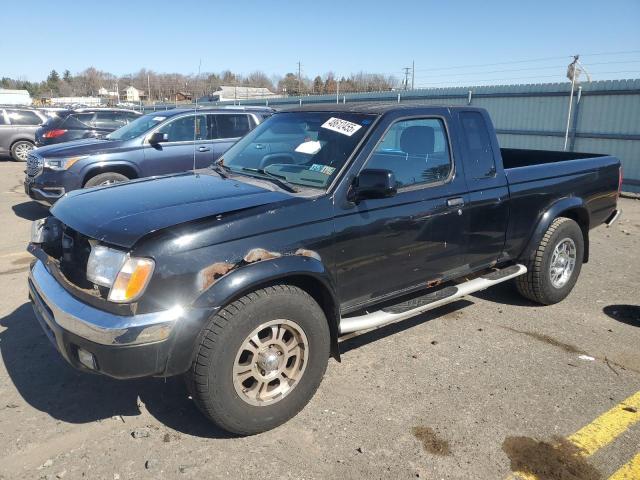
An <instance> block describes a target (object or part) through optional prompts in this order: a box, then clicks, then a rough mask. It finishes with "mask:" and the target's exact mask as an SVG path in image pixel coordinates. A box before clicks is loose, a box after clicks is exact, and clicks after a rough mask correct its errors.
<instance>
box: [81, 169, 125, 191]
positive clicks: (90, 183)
mask: <svg viewBox="0 0 640 480" xmlns="http://www.w3.org/2000/svg"><path fill="white" fill-rule="evenodd" d="M127 180H129V177H127V176H125V175H122V174H121V173H116V172H107V173H100V174H98V175H96V176H95V177H91V178H90V179H89V180H87V182H86V183H85V184H84V188H89V187H98V186H104V185H111V184H113V183H120V182H126V181H127Z"/></svg>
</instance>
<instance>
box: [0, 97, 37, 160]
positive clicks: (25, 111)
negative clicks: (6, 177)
mask: <svg viewBox="0 0 640 480" xmlns="http://www.w3.org/2000/svg"><path fill="white" fill-rule="evenodd" d="M46 120H47V117H46V115H44V114H43V113H41V112H39V111H37V110H35V109H33V108H27V107H2V106H0V155H11V158H12V159H13V160H15V161H17V162H25V161H26V160H27V156H28V155H29V152H30V151H31V150H33V148H34V144H35V133H36V130H37V129H38V127H39V126H40V125H41V124H43V123H44V122H45V121H46Z"/></svg>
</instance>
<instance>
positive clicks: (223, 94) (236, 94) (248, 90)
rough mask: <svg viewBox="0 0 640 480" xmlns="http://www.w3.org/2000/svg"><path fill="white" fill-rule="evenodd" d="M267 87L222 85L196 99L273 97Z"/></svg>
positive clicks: (208, 100)
mask: <svg viewBox="0 0 640 480" xmlns="http://www.w3.org/2000/svg"><path fill="white" fill-rule="evenodd" d="M275 96H276V94H275V93H273V92H272V91H271V90H269V89H268V88H264V87H244V86H242V85H238V86H236V85H222V86H220V87H219V88H218V89H217V90H216V91H215V92H213V93H210V94H209V95H205V96H204V97H201V98H199V99H198V102H224V101H228V100H256V99H267V98H271V97H275Z"/></svg>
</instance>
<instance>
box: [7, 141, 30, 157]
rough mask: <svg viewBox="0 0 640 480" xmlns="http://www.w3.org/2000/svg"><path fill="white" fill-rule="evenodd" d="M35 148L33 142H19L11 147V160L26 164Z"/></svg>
mask: <svg viewBox="0 0 640 480" xmlns="http://www.w3.org/2000/svg"><path fill="white" fill-rule="evenodd" d="M34 148H35V145H34V144H33V142H30V141H28V140H18V141H17V142H16V143H14V144H13V145H11V158H12V159H13V161H14V162H26V161H27V156H28V155H29V152H31V150H33V149H34Z"/></svg>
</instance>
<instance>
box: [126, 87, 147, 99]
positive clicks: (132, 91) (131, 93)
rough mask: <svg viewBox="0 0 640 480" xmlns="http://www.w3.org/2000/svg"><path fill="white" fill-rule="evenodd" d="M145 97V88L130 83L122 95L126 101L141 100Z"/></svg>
mask: <svg viewBox="0 0 640 480" xmlns="http://www.w3.org/2000/svg"><path fill="white" fill-rule="evenodd" d="M144 98H145V94H144V90H138V89H137V88H136V87H134V86H133V85H129V86H128V87H127V88H125V89H124V94H123V95H122V100H124V101H126V102H139V101H140V100H142V99H144Z"/></svg>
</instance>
